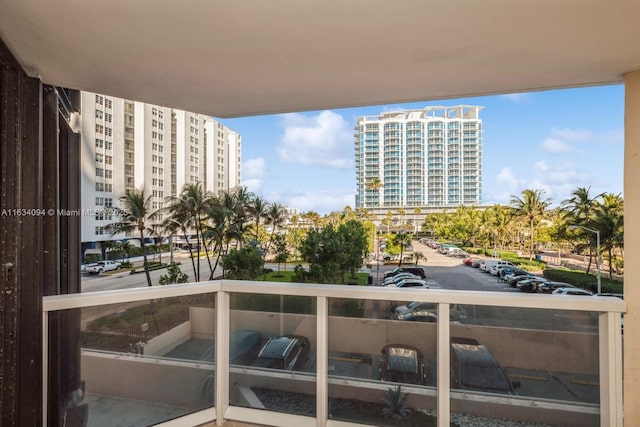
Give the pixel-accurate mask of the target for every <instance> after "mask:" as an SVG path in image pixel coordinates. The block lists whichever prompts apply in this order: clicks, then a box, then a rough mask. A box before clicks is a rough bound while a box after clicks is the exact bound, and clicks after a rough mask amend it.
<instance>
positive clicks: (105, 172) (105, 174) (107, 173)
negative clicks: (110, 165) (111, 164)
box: [104, 169, 113, 179]
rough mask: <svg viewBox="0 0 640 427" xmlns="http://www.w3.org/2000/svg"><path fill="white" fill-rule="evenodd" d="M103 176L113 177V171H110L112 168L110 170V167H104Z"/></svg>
mask: <svg viewBox="0 0 640 427" xmlns="http://www.w3.org/2000/svg"><path fill="white" fill-rule="evenodd" d="M104 177H105V178H108V179H111V178H113V171H112V170H110V169H106V170H105V171H104Z"/></svg>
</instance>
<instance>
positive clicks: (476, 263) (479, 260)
mask: <svg viewBox="0 0 640 427" xmlns="http://www.w3.org/2000/svg"><path fill="white" fill-rule="evenodd" d="M483 261H484V259H482V258H477V259H475V260H473V262H472V263H471V267H473V268H480V264H482V262H483Z"/></svg>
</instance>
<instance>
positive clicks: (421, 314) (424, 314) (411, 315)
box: [396, 310, 438, 323]
mask: <svg viewBox="0 0 640 427" xmlns="http://www.w3.org/2000/svg"><path fill="white" fill-rule="evenodd" d="M396 320H406V321H408V322H425V323H438V315H437V313H436V312H434V311H430V310H413V311H409V312H407V313H404V314H399V315H398V317H396Z"/></svg>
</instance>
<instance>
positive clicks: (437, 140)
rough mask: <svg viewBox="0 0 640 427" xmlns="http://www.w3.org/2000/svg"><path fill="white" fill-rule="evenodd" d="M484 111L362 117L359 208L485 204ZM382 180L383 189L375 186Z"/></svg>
mask: <svg viewBox="0 0 640 427" xmlns="http://www.w3.org/2000/svg"><path fill="white" fill-rule="evenodd" d="M481 109H482V107H478V106H468V105H458V106H454V107H426V108H424V109H422V110H411V111H398V112H388V113H381V114H379V115H376V116H368V117H359V118H358V120H357V124H356V126H355V156H356V178H357V195H356V203H355V205H356V208H367V209H380V208H390V209H392V210H393V209H398V208H406V207H412V208H417V207H425V208H430V207H447V206H457V205H479V204H481V203H482V120H480V117H479V113H480V110H481ZM378 180H379V184H381V185H378V186H376V185H375V184H374V185H372V183H376V182H378ZM376 187H377V188H376Z"/></svg>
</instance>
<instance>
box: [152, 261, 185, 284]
mask: <svg viewBox="0 0 640 427" xmlns="http://www.w3.org/2000/svg"><path fill="white" fill-rule="evenodd" d="M187 280H189V277H188V276H187V275H186V274H184V273H183V272H182V271H180V266H179V265H178V264H171V265H170V266H169V267H167V274H163V275H162V276H160V279H159V280H158V283H160V284H161V285H172V284H174V283H187Z"/></svg>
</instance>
